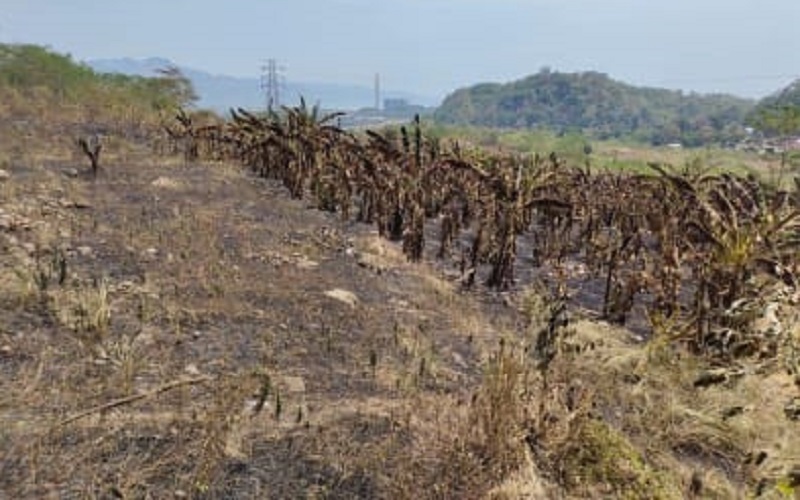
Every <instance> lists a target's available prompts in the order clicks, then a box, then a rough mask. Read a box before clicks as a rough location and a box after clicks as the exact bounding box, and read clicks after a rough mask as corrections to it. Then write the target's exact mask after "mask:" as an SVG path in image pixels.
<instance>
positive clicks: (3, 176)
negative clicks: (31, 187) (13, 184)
mask: <svg viewBox="0 0 800 500" xmlns="http://www.w3.org/2000/svg"><path fill="white" fill-rule="evenodd" d="M10 178H11V174H9V173H8V171H7V170H3V169H0V181H7V180H8V179H10Z"/></svg>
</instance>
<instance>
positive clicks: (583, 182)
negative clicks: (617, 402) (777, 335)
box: [168, 101, 800, 355]
mask: <svg viewBox="0 0 800 500" xmlns="http://www.w3.org/2000/svg"><path fill="white" fill-rule="evenodd" d="M339 116H340V115H339V114H329V115H324V116H323V115H321V114H320V111H319V109H318V107H316V106H315V107H308V106H307V105H306V104H305V102H302V101H301V103H300V105H299V106H297V107H291V108H289V107H286V108H283V109H282V110H281V111H280V112H271V113H269V114H266V115H263V116H261V115H254V114H251V113H249V112H247V111H245V110H241V109H240V110H238V111H234V112H232V116H231V119H230V120H228V121H227V122H225V123H220V124H214V125H205V126H197V125H195V124H193V123H192V119H191V117H190V116H188V115H187V114H185V113H182V112H181V113H179V115H178V117H177V121H176V125H175V126H174V127H170V128H169V129H168V132H169V135H170V136H171V137H172V139H173V141H175V143H176V144H177V145H178V146H179V147H180V148H181V149H182V150H183V151H184V154H186V155H187V159H189V160H192V159H196V158H198V157H206V158H210V159H217V160H234V161H237V162H240V163H241V164H243V165H245V166H247V167H249V168H250V169H251V170H252V171H253V172H254V173H255V174H257V175H259V176H261V177H264V178H270V179H278V180H280V181H282V182H283V184H284V185H285V186H286V188H287V189H288V191H289V193H290V194H291V196H292V197H294V198H311V199H313V201H314V203H315V204H316V206H318V207H319V209H321V210H326V211H331V212H336V213H338V214H340V216H341V217H342V219H344V220H355V221H359V222H363V223H368V224H375V225H376V226H377V229H378V232H379V233H380V235H381V236H383V237H386V238H388V239H390V240H392V241H397V242H400V243H401V244H402V249H403V252H404V253H405V255H406V256H407V257H408V259H409V260H411V261H419V260H420V259H422V257H423V251H424V249H425V247H426V245H427V243H428V241H427V240H430V239H435V240H438V241H435V244H434V247H435V254H436V256H437V257H438V258H439V259H443V260H447V261H449V262H452V263H454V264H455V265H458V266H460V270H461V275H462V282H463V285H464V286H465V287H472V286H475V285H476V280H477V279H478V276H479V275H480V276H482V275H483V273H484V271H485V272H486V277H485V279H484V280H483V284H484V285H485V286H487V287H489V288H491V289H499V290H503V289H508V288H511V287H513V286H514V285H515V283H516V282H517V281H518V277H517V276H515V272H519V270H520V269H521V268H523V269H525V270H526V272H527V273H528V275H530V276H532V277H536V276H539V277H541V276H551V277H552V278H553V280H554V284H558V285H560V286H561V287H562V288H563V287H564V286H568V287H570V288H572V289H573V290H577V289H578V288H581V287H585V286H589V285H590V284H591V285H592V286H594V287H596V288H598V289H599V290H600V291H601V292H600V293H599V294H598V295H599V298H598V300H597V303H596V304H594V305H593V306H594V308H595V309H597V312H599V313H600V314H601V315H602V316H603V317H604V318H605V319H607V320H609V321H611V322H615V323H619V324H624V323H625V322H626V320H627V319H628V316H629V314H630V313H631V311H632V310H633V309H634V307H635V306H636V305H640V306H642V309H644V310H645V311H646V313H647V317H648V318H649V320H650V324H651V326H653V327H664V326H665V325H668V326H669V327H670V329H671V330H673V331H674V330H676V329H677V330H678V331H680V332H681V334H682V335H683V336H684V338H686V339H688V340H689V343H690V344H691V345H693V346H694V347H695V348H697V349H703V350H706V349H707V348H708V344H709V343H710V342H711V339H712V338H713V337H714V335H715V333H714V332H720V331H726V332H730V331H735V330H737V329H741V328H745V327H746V323H747V322H748V321H750V320H751V319H752V316H753V314H754V311H755V310H758V309H759V308H761V309H762V310H763V306H765V304H759V300H761V299H760V297H763V296H764V293H765V290H766V289H775V287H776V286H777V285H780V286H783V287H784V289H794V288H795V285H796V274H797V271H798V262H799V259H798V248H800V185H799V184H797V183H795V186H794V187H793V189H791V190H780V189H777V188H774V187H771V186H768V185H765V184H763V183H761V182H759V181H758V180H756V179H755V178H754V177H752V176H751V177H739V176H734V175H731V174H726V173H722V174H712V173H709V172H707V171H704V170H703V169H702V168H700V167H699V166H697V165H689V166H686V167H684V168H682V169H674V168H672V167H669V166H664V165H658V164H652V165H651V169H652V172H651V173H650V174H631V173H622V172H609V171H602V172H592V171H591V168H590V165H589V163H588V162H587V164H586V165H580V166H576V165H568V164H566V163H565V162H564V161H563V160H562V159H561V158H559V157H558V156H556V155H554V154H551V155H549V156H541V155H520V154H508V153H503V152H497V151H486V150H480V149H477V148H471V147H465V146H463V145H460V144H459V143H457V142H448V143H445V142H443V141H440V140H437V139H435V138H429V137H424V136H423V133H422V128H421V126H420V123H419V119H418V118H416V119H415V120H414V121H413V123H411V124H409V126H408V127H406V126H403V127H400V129H399V131H397V130H394V129H392V130H385V131H383V132H381V133H379V132H374V131H366V132H363V133H361V132H349V131H345V130H343V129H342V128H340V127H339V126H337V125H336V122H337V120H338V118H339ZM520 249H524V250H522V251H521V250H520ZM729 344H730V345H726V346H725V349H724V350H725V351H726V353H727V354H734V355H741V354H752V353H754V352H757V351H758V350H759V349H763V345H760V344H759V345H756V343H755V342H739V343H736V345H733V343H729Z"/></svg>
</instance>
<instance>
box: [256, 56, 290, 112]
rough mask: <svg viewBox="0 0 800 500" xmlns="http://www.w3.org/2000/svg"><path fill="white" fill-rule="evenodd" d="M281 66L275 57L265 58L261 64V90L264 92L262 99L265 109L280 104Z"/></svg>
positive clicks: (271, 108) (268, 109)
mask: <svg viewBox="0 0 800 500" xmlns="http://www.w3.org/2000/svg"><path fill="white" fill-rule="evenodd" d="M284 70H285V68H284V67H283V66H278V62H277V61H276V60H275V59H267V60H266V61H265V63H264V64H262V65H261V91H262V92H264V101H265V104H266V107H267V111H272V110H273V109H275V108H277V107H279V106H280V105H281V86H282V84H283V71H284Z"/></svg>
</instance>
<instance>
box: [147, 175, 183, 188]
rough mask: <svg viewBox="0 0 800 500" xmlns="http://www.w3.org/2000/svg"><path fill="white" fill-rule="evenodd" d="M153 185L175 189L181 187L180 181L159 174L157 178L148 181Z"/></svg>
mask: <svg viewBox="0 0 800 500" xmlns="http://www.w3.org/2000/svg"><path fill="white" fill-rule="evenodd" d="M150 185H152V186H153V187H160V188H165V189H177V188H179V187H181V185H180V183H179V182H178V181H176V180H175V179H170V178H169V177H164V176H161V177H159V178H158V179H156V180H154V181H153V182H151V183H150Z"/></svg>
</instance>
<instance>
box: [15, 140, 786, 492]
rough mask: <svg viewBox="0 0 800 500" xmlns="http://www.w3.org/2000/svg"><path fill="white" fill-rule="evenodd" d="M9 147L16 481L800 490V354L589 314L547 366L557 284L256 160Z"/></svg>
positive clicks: (204, 487)
mask: <svg viewBox="0 0 800 500" xmlns="http://www.w3.org/2000/svg"><path fill="white" fill-rule="evenodd" d="M9 158H10V159H9V160H8V161H7V162H6V163H5V164H4V165H3V166H2V167H3V171H4V173H5V175H3V176H2V177H3V180H0V268H2V269H1V270H0V301H2V307H0V374H1V375H0V497H4V498H688V497H692V498H737V497H738V498H748V497H752V496H755V495H757V494H760V495H762V496H763V497H765V498H791V497H792V496H793V495H794V496H795V497H796V495H797V493H796V489H797V483H798V482H800V472H797V471H798V470H800V469H798V467H800V457H798V456H797V451H796V450H797V449H798V446H800V441H798V439H799V438H798V436H800V432H798V431H800V429H798V427H797V426H798V425H800V424H798V418H800V409H796V410H793V408H794V407H793V406H792V404H796V406H797V407H800V398H799V397H798V390H797V386H796V385H795V382H796V381H795V379H794V378H793V376H792V375H791V371H790V370H787V366H788V365H787V364H786V363H788V361H787V359H788V358H780V359H776V360H770V361H764V362H761V361H759V362H756V361H754V362H753V363H743V364H741V365H737V366H725V367H719V366H712V365H710V364H709V363H707V362H705V361H703V360H699V359H695V358H692V357H690V356H687V355H686V354H685V353H683V352H682V351H681V350H680V349H679V348H678V347H675V346H674V345H673V344H671V343H670V342H669V339H667V338H661V337H654V338H653V339H651V341H650V342H649V343H648V344H643V343H642V342H640V341H639V340H638V338H637V336H635V335H633V334H632V333H631V332H629V331H625V330H621V329H614V328H611V327H608V326H607V325H603V324H600V323H596V322H590V321H580V320H577V321H575V322H574V325H573V326H572V327H571V328H570V330H569V332H568V333H565V334H564V335H565V339H566V340H565V341H564V346H562V347H563V348H564V349H563V351H564V353H565V354H563V355H560V356H558V357H557V358H556V359H555V361H554V362H553V363H552V365H551V366H550V368H549V370H550V371H549V372H548V376H546V377H544V379H543V378H542V376H541V373H540V372H537V370H535V369H534V367H533V363H532V362H530V355H529V353H528V348H530V346H531V345H532V344H533V343H535V341H536V336H535V332H537V331H538V330H537V329H536V328H534V326H533V325H532V323H536V322H542V321H546V318H547V310H548V309H547V308H548V307H549V304H548V303H547V300H546V299H545V298H542V297H539V296H537V295H536V294H535V293H532V292H531V291H530V290H527V289H526V288H525V287H524V286H521V287H520V289H519V290H517V291H515V292H513V293H509V294H505V295H497V296H490V295H488V294H486V293H483V292H481V291H480V290H478V291H473V292H469V293H463V292H462V291H461V290H459V288H458V286H457V284H456V280H455V278H454V277H453V276H452V273H449V272H448V271H447V269H446V268H443V267H442V266H441V265H437V264H432V263H423V264H409V263H407V262H406V261H405V259H404V258H403V256H402V254H401V252H400V250H399V249H398V248H397V247H396V246H395V245H394V244H391V243H388V242H386V241H383V240H380V239H379V238H378V237H377V235H376V234H375V232H374V231H373V230H372V228H371V227H369V226H364V225H358V224H352V223H342V222H341V221H340V220H339V219H338V218H337V216H336V215H335V214H329V213H323V212H320V211H317V210H315V209H313V207H309V206H307V205H306V204H305V203H304V202H303V201H302V200H300V201H298V200H291V199H289V198H288V196H287V195H286V193H285V191H284V189H283V188H282V187H280V186H279V185H277V184H274V183H272V182H270V181H265V180H261V179H255V178H253V177H252V176H250V175H249V174H248V173H247V172H246V171H245V170H243V169H240V168H238V167H236V166H232V165H224V164H217V163H202V164H201V163H197V164H194V163H192V164H187V163H186V162H184V161H183V160H182V159H179V158H171V157H170V158H159V157H156V156H155V155H153V154H152V152H151V151H150V150H149V149H148V148H146V147H144V146H131V145H127V144H123V143H119V144H112V145H111V146H109V147H108V148H107V153H106V155H105V156H104V158H103V161H102V165H103V168H102V171H101V172H100V175H99V177H98V178H97V179H93V178H92V177H91V176H90V174H89V171H88V166H87V165H85V164H84V162H83V161H82V160H81V158H80V157H79V156H76V155H75V154H74V152H72V151H70V150H69V149H63V148H62V149H56V150H55V151H50V152H49V153H48V154H47V155H45V154H42V153H37V152H31V153H25V154H15V155H12V156H9ZM782 319H784V320H785V323H786V325H787V326H786V330H787V331H788V332H789V333H787V335H788V336H789V337H792V338H796V337H798V335H800V333H799V332H798V329H797V323H796V321H795V320H796V317H794V316H791V315H790V314H788V313H786V314H784V317H783V318H782ZM710 370H722V371H719V372H710ZM537 373H538V375H537ZM708 373H712V374H713V373H717V374H718V375H719V377H717V378H719V381H718V382H717V383H715V384H714V385H712V386H710V387H708V386H706V385H703V384H700V383H698V381H699V380H702V377H703V376H704V375H706V374H708ZM720 377H721V378H720ZM712 378H713V377H712ZM793 411H796V414H795V413H793ZM532 426H535V427H536V428H537V429H538V433H533V432H532V431H531V427H532Z"/></svg>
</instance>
